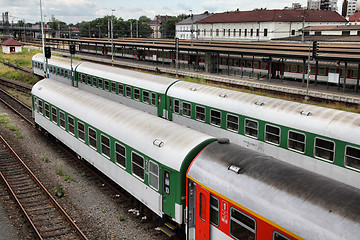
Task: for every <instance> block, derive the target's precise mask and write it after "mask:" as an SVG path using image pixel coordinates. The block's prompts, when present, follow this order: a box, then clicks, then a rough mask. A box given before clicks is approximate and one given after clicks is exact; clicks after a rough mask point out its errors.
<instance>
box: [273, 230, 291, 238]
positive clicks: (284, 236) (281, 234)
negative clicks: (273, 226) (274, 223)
mask: <svg viewBox="0 0 360 240" xmlns="http://www.w3.org/2000/svg"><path fill="white" fill-rule="evenodd" d="M275 234H279V235H280V237H282V238H284V239H283V240H292V238H289V237H288V236H286V235H284V234H283V233H280V232H278V231H276V230H274V231H273V236H272V239H273V240H275Z"/></svg>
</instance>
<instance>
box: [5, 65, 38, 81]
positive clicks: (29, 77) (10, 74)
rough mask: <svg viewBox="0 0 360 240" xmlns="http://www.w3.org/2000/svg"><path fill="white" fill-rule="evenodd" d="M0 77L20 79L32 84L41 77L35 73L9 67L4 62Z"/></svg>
mask: <svg viewBox="0 0 360 240" xmlns="http://www.w3.org/2000/svg"><path fill="white" fill-rule="evenodd" d="M0 77H5V78H9V79H12V80H15V81H19V82H23V83H27V84H31V85H34V84H35V83H37V82H38V81H39V79H38V78H37V77H36V76H35V75H33V74H30V73H25V72H22V71H18V70H15V69H12V68H9V67H7V66H5V65H4V64H0Z"/></svg>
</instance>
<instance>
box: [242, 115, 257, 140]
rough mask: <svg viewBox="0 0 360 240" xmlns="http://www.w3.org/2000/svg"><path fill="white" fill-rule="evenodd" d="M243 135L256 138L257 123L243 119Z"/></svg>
mask: <svg viewBox="0 0 360 240" xmlns="http://www.w3.org/2000/svg"><path fill="white" fill-rule="evenodd" d="M245 135H248V136H252V137H256V138H257V136H258V122H257V121H254V120H250V119H245Z"/></svg>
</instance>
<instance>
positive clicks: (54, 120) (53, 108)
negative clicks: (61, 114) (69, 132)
mask: <svg viewBox="0 0 360 240" xmlns="http://www.w3.org/2000/svg"><path fill="white" fill-rule="evenodd" d="M54 112H55V114H54ZM54 115H55V119H54ZM51 121H52V122H53V123H55V124H56V125H57V123H58V118H57V109H56V107H54V106H51Z"/></svg>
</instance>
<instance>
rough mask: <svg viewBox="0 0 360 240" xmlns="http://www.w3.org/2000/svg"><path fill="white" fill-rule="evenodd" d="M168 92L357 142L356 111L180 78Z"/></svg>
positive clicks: (359, 123)
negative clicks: (346, 110)
mask: <svg viewBox="0 0 360 240" xmlns="http://www.w3.org/2000/svg"><path fill="white" fill-rule="evenodd" d="M168 95H169V96H170V97H175V98H179V99H186V100H187V101H190V102H197V103H199V104H203V105H206V106H212V107H213V108H217V109H222V110H225V111H228V112H233V113H238V114H240V115H244V116H249V118H255V119H259V120H263V121H266V122H269V123H273V124H278V125H283V126H288V127H291V128H294V129H298V130H302V131H307V132H311V133H315V134H318V135H323V136H327V135H330V136H332V137H334V138H336V139H339V140H343V141H346V142H351V143H355V144H358V145H360V114H356V113H351V112H345V111H340V110H335V109H330V108H324V107H319V106H314V105H309V104H303V103H297V102H292V101H287V100H282V99H276V98H270V97H265V96H259V95H255V94H249V93H243V92H238V91H233V90H228V89H223V88H217V87H212V86H207V85H201V84H197V83H191V82H184V81H180V82H177V83H175V84H174V85H173V86H172V87H171V88H170V89H169V91H168ZM224 96H225V97H224ZM308 113H309V116H308V115H307V114H308Z"/></svg>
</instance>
